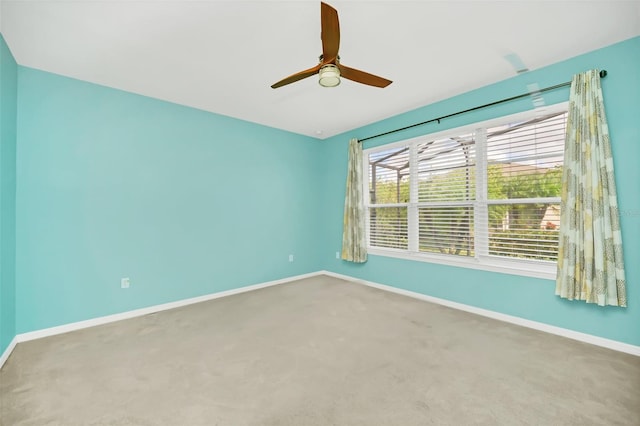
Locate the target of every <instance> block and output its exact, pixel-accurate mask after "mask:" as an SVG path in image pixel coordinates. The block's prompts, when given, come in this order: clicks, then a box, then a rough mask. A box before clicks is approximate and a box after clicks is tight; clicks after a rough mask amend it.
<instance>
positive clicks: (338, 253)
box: [336, 251, 340, 259]
mask: <svg viewBox="0 0 640 426" xmlns="http://www.w3.org/2000/svg"><path fill="white" fill-rule="evenodd" d="M336 259H340V252H339V251H337V252H336Z"/></svg>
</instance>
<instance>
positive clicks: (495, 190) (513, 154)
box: [487, 112, 567, 200]
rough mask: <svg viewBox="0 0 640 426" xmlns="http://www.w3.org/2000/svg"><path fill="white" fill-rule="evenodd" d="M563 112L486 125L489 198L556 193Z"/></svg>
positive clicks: (561, 148)
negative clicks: (527, 119)
mask: <svg viewBox="0 0 640 426" xmlns="http://www.w3.org/2000/svg"><path fill="white" fill-rule="evenodd" d="M566 119H567V113H566V112H565V113H561V114H553V115H551V116H546V117H541V118H536V119H534V120H529V121H527V122H522V123H511V124H507V125H505V126H500V127H493V128H489V129H487V180H488V181H487V183H488V187H487V196H488V198H489V199H490V200H496V199H522V198H542V197H559V196H560V184H561V179H562V162H563V158H564V133H565V126H566Z"/></svg>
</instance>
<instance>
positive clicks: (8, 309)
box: [0, 34, 18, 354]
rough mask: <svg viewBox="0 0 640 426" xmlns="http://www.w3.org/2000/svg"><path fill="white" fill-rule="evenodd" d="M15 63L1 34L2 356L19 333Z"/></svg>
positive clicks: (0, 320)
mask: <svg viewBox="0 0 640 426" xmlns="http://www.w3.org/2000/svg"><path fill="white" fill-rule="evenodd" d="M17 70H18V67H17V65H16V61H15V59H14V58H13V55H12V54H11V51H10V50H9V47H8V46H7V44H6V43H5V41H4V38H3V37H2V35H1V34H0V354H2V353H3V352H4V351H5V349H6V348H7V346H8V345H9V343H11V340H13V337H14V336H15V334H16V327H15V313H16V297H15V296H16V281H15V266H16V265H15V259H16V233H15V229H16V227H15V222H16V99H17V88H18V79H17Z"/></svg>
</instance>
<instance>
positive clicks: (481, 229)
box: [473, 129, 489, 258]
mask: <svg viewBox="0 0 640 426" xmlns="http://www.w3.org/2000/svg"><path fill="white" fill-rule="evenodd" d="M475 141H476V202H475V208H474V209H473V211H474V222H475V223H474V227H473V229H474V234H475V235H474V242H475V243H474V249H475V254H476V258H477V257H481V256H486V255H488V254H489V209H488V207H487V193H488V189H487V186H488V183H487V181H488V178H487V173H488V167H487V130H486V129H477V130H476V134H475Z"/></svg>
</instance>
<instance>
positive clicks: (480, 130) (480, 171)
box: [363, 101, 569, 280]
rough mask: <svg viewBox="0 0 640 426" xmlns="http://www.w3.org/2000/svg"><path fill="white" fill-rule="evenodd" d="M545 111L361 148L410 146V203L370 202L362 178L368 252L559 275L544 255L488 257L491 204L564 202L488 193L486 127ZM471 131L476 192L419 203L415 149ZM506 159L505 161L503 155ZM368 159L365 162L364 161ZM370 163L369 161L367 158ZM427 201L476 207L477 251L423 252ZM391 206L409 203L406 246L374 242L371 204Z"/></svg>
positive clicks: (553, 110)
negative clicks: (422, 214)
mask: <svg viewBox="0 0 640 426" xmlns="http://www.w3.org/2000/svg"><path fill="white" fill-rule="evenodd" d="M568 106H569V102H568V101H563V102H559V103H556V104H554V105H549V106H548V107H545V109H544V115H551V114H558V113H562V112H566V111H567V109H568ZM542 115H543V114H542V111H541V110H539V109H537V108H534V109H531V110H526V111H521V112H518V113H515V114H509V115H505V116H500V117H495V118H492V119H489V120H484V121H480V122H475V123H469V124H466V125H463V126H460V127H455V128H450V129H444V130H440V131H438V132H434V133H430V134H424V135H419V136H416V137H413V138H409V139H405V140H399V141H396V142H391V143H387V144H382V145H376V146H373V147H371V148H367V149H364V150H363V157H364V158H366V159H369V156H370V155H371V154H372V153H379V152H389V151H392V150H395V149H402V148H404V150H401V151H400V152H404V151H406V150H407V149H408V150H409V165H410V167H409V175H410V177H409V185H410V186H409V188H410V197H409V202H408V203H386V204H376V203H374V204H371V200H370V196H369V192H368V191H369V185H370V182H369V181H370V180H371V175H370V174H369V179H368V181H367V183H366V184H365V183H364V182H363V188H364V189H365V190H364V192H363V194H365V195H364V197H365V210H366V213H367V214H366V217H367V223H366V234H367V238H366V240H367V251H368V253H369V254H372V255H377V256H386V257H394V258H400V259H405V260H412V261H419V262H428V263H437V264H444V265H450V266H457V267H462V268H470V269H477V270H482V271H490V272H499V273H505V274H511V275H519V276H525V277H534V278H542V279H547V280H555V279H556V274H557V263H556V262H555V261H553V262H548V261H543V260H528V259H517V258H510V257H509V256H498V255H495V256H489V235H488V223H489V221H488V208H489V206H491V205H498V204H499V205H502V204H521V203H525V204H529V203H538V202H540V203H553V204H558V203H559V202H560V198H559V197H544V198H542V197H541V198H521V199H520V198H519V199H491V200H490V199H488V196H487V185H488V183H487V176H486V173H487V167H488V166H487V164H488V163H487V161H488V159H487V152H488V146H487V129H488V128H491V127H495V126H502V125H505V124H507V123H516V122H520V121H526V120H530V119H533V118H539V117H541V116H542ZM468 133H473V134H475V138H476V139H475V142H476V143H475V146H476V153H475V158H476V160H477V161H475V167H476V197H475V199H474V200H466V201H432V202H425V201H423V202H418V199H417V198H418V197H417V193H416V191H417V180H418V179H417V173H418V167H417V161H418V159H417V153H416V150H417V149H418V147H419V146H420V144H421V143H424V142H427V141H438V140H440V139H442V138H448V137H451V136H452V135H464V134H468ZM505 161H506V160H505ZM363 163H364V162H363ZM366 163H367V164H368V163H369V161H367V162H366ZM427 206H436V207H441V206H473V208H474V209H473V212H474V214H473V223H474V226H475V231H474V232H473V233H472V234H473V236H474V237H475V238H474V252H475V254H474V255H473V256H469V257H463V256H455V255H451V254H446V255H445V254H438V253H429V252H420V251H419V250H418V245H419V241H418V239H419V238H418V227H419V226H418V225H419V224H418V223H417V222H418V208H419V207H427ZM387 207H406V208H407V241H408V247H407V248H401V249H394V248H385V247H379V246H372V245H371V238H370V234H371V232H370V231H371V226H370V225H371V224H370V223H369V222H370V220H369V216H370V213H371V210H372V209H377V208H387Z"/></svg>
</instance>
